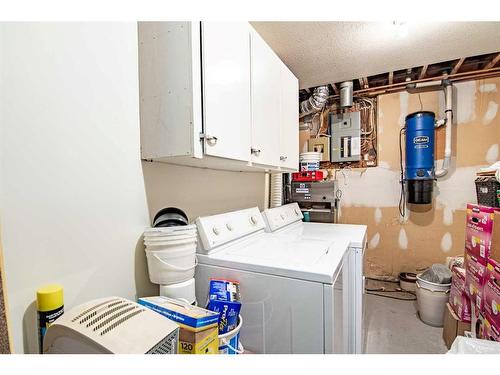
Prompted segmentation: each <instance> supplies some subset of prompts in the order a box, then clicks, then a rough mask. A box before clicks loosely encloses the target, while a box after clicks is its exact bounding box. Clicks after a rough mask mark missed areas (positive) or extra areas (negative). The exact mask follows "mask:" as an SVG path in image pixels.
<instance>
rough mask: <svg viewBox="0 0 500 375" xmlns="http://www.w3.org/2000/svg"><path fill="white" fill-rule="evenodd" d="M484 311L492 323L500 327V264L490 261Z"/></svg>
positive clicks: (487, 267)
mask: <svg viewBox="0 0 500 375" xmlns="http://www.w3.org/2000/svg"><path fill="white" fill-rule="evenodd" d="M484 310H485V312H486V313H487V314H488V316H489V317H490V320H491V323H493V324H495V326H497V327H500V264H499V263H497V262H496V261H494V260H493V259H490V260H489V261H488V264H487V266H486V282H485V285H484Z"/></svg>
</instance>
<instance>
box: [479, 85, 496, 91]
mask: <svg viewBox="0 0 500 375" xmlns="http://www.w3.org/2000/svg"><path fill="white" fill-rule="evenodd" d="M479 92H484V93H488V92H497V85H496V84H495V83H483V84H482V85H479Z"/></svg>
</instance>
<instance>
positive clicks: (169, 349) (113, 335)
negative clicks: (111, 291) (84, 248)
mask: <svg viewBox="0 0 500 375" xmlns="http://www.w3.org/2000/svg"><path fill="white" fill-rule="evenodd" d="M178 336H179V326H178V325H177V324H176V323H174V322H172V321H171V320H168V319H167V318H165V317H163V316H161V315H160V314H158V313H156V312H154V311H152V310H150V309H147V308H145V307H143V306H141V305H139V304H137V303H135V302H132V301H129V300H126V299H124V298H120V297H108V298H101V299H97V300H93V301H90V302H87V303H84V304H82V305H79V306H77V307H75V308H73V309H71V310H70V311H69V312H65V313H64V314H63V315H62V316H61V317H60V318H58V319H57V320H56V321H55V322H54V324H53V325H52V326H50V327H49V329H48V330H47V333H46V334H45V337H44V343H43V353H44V354H45V353H47V354H100V353H102V354H104V353H115V354H175V353H177V342H178Z"/></svg>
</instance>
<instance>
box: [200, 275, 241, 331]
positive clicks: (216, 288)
mask: <svg viewBox="0 0 500 375" xmlns="http://www.w3.org/2000/svg"><path fill="white" fill-rule="evenodd" d="M240 299H241V298H240V285H239V283H238V282H237V281H231V280H224V279H210V287H209V292H208V303H207V309H208V310H211V311H216V312H218V313H219V314H220V316H219V333H221V334H223V333H227V332H229V331H232V330H233V329H235V328H236V327H237V326H238V316H239V314H240V310H241V302H240Z"/></svg>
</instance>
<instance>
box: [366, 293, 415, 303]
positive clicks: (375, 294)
mask: <svg viewBox="0 0 500 375" xmlns="http://www.w3.org/2000/svg"><path fill="white" fill-rule="evenodd" d="M390 292H399V293H408V294H410V295H411V296H412V297H410V298H403V297H395V296H390V295H388V296H386V295H384V294H380V293H374V292H371V291H368V290H367V291H366V294H371V295H372V296H378V297H383V298H391V299H397V300H399V301H416V300H417V297H416V296H415V295H414V294H413V293H412V292H409V291H406V290H386V291H384V293H390Z"/></svg>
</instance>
